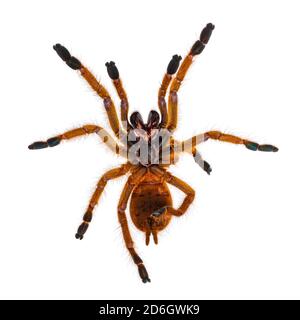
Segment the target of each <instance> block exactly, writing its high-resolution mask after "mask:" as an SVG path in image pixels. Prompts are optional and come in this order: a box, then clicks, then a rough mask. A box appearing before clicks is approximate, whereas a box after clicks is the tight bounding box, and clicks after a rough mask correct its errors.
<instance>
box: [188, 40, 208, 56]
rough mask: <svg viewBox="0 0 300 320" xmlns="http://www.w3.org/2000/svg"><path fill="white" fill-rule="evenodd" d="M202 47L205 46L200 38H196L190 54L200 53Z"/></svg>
mask: <svg viewBox="0 0 300 320" xmlns="http://www.w3.org/2000/svg"><path fill="white" fill-rule="evenodd" d="M204 48H205V44H203V43H202V42H201V41H200V40H197V41H196V42H195V43H194V45H193V46H192V49H191V54H192V55H193V56H196V55H198V54H200V53H201V52H202V51H203V50H204Z"/></svg>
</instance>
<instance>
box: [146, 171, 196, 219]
mask: <svg viewBox="0 0 300 320" xmlns="http://www.w3.org/2000/svg"><path fill="white" fill-rule="evenodd" d="M150 170H151V172H153V173H154V174H156V175H157V176H160V177H161V178H162V180H164V181H165V182H167V183H169V184H171V185H173V186H174V187H176V188H178V189H179V190H181V191H182V192H184V193H185V194H186V197H185V198H184V200H183V202H182V204H181V205H180V207H179V208H178V209H174V208H172V207H166V208H162V209H165V210H167V211H168V212H169V213H170V214H172V215H174V216H177V217H179V216H182V215H183V214H184V213H185V212H186V211H187V209H188V208H189V206H190V204H191V203H192V202H193V200H194V198H195V191H194V189H193V188H192V187H190V186H189V185H188V184H187V183H185V182H184V181H182V180H180V179H179V178H177V177H175V176H173V175H172V174H171V173H169V172H168V171H165V170H164V169H162V168H160V167H158V166H153V167H151V168H150Z"/></svg>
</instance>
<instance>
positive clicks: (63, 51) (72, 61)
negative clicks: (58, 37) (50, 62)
mask: <svg viewBox="0 0 300 320" xmlns="http://www.w3.org/2000/svg"><path fill="white" fill-rule="evenodd" d="M53 49H54V50H55V51H56V53H57V54H58V55H59V57H60V58H61V59H62V60H63V61H65V63H66V64H67V65H68V66H69V67H70V68H71V69H73V70H78V69H80V68H81V66H82V65H81V62H80V61H79V60H78V59H77V58H75V57H72V56H71V54H70V52H69V50H68V49H67V48H65V47H64V46H62V45H61V44H59V43H57V44H55V45H54V46H53Z"/></svg>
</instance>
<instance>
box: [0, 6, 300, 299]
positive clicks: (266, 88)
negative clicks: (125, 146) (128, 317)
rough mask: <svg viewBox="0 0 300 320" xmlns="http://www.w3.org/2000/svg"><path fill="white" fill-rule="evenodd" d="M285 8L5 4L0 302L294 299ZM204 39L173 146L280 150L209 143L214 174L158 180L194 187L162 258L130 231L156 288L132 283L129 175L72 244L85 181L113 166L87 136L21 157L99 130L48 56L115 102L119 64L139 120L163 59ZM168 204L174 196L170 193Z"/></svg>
mask: <svg viewBox="0 0 300 320" xmlns="http://www.w3.org/2000/svg"><path fill="white" fill-rule="evenodd" d="M297 4H298V3H297V1H274V0H273V1H253V0H251V1H211V0H210V1H199V0H197V1H187V0H185V1H177V0H172V1H70V2H68V1H53V0H52V1H30V0H28V1H9V2H1V8H0V15H1V17H0V27H1V53H0V54H1V63H2V65H1V75H0V81H1V84H0V85H1V94H0V103H1V105H0V106H1V107H0V108H1V109H0V110H1V111H0V112H1V118H0V119H1V168H0V170H1V172H0V177H1V178H0V187H1V202H0V205H1V208H0V215H1V217H0V218H1V219H0V223H1V232H0V259H1V262H0V298H2V299H8V298H18V299H21V298H23V299H24V298H26V299H46V298H49V299H105V298H106V299H125V298H127V299H151V298H157V299H163V298H165V299H166V298H169V299H174V298H182V299H188V298H194V299H234V298H235V299H275V298H276V299H277V298H284V299H289V298H291V299H295V298H298V299H299V298H300V273H299V269H300V257H299V245H300V241H299V240H300V232H299V230H300V217H299V212H300V210H299V178H300V176H299V160H300V159H299V135H298V128H299V111H298V110H299V102H300V98H299V74H300V68H299V66H300V65H299V57H300V45H299V30H300V20H299V7H298V5H297ZM207 22H212V23H214V24H215V26H216V28H215V31H214V33H213V35H212V37H211V40H210V42H209V44H208V46H207V48H206V49H205V50H204V52H203V54H201V56H199V57H197V59H196V62H195V63H194V64H193V66H192V68H191V70H190V71H189V73H188V75H187V78H186V80H185V81H184V84H183V86H182V89H181V90H180V93H179V99H180V115H179V120H180V121H179V122H180V125H179V128H178V131H177V132H176V137H177V138H178V139H183V138H188V137H190V136H192V135H193V134H195V133H200V132H204V131H207V130H211V129H219V130H222V131H225V132H227V133H234V134H236V135H240V136H242V137H245V138H249V139H252V140H254V141H258V142H260V143H273V144H275V145H276V146H278V147H279V149H280V151H279V152H278V153H276V154H275V153H262V152H251V151H249V150H247V149H246V148H244V147H243V146H236V145H230V144H226V143H221V142H215V141H208V142H206V143H205V144H203V145H201V148H200V150H201V152H202V154H203V157H204V158H205V159H206V160H207V161H208V162H209V163H210V164H211V166H212V168H213V172H212V174H211V176H208V175H206V174H205V173H204V172H203V171H202V170H201V169H200V168H199V167H198V166H197V165H196V164H195V163H194V161H193V159H192V158H191V157H190V156H188V155H186V156H183V157H182V159H181V161H180V162H179V163H178V165H177V166H176V167H173V168H170V171H171V172H172V173H174V174H175V175H177V176H178V177H180V178H182V179H184V180H185V181H186V182H188V183H190V185H191V186H192V187H193V188H194V189H195V190H196V199H195V201H194V203H193V205H192V206H191V208H190V209H189V211H188V213H187V214H186V215H185V216H184V217H182V218H179V219H175V218H174V219H173V221H172V223H171V225H170V227H169V228H168V230H166V231H165V232H164V233H162V234H161V235H159V245H158V246H155V245H154V244H153V242H152V243H151V245H150V246H149V247H146V246H145V242H144V235H143V234H141V233H140V232H138V231H136V230H135V228H134V227H133V226H132V225H131V230H132V233H133V236H134V239H135V243H136V247H137V250H138V252H139V253H140V255H141V257H142V258H143V259H144V262H145V264H146V266H147V268H148V271H149V274H150V277H151V280H152V282H151V283H150V284H149V283H147V284H143V283H142V282H141V281H140V279H139V276H138V273H137V270H136V267H135V266H134V264H133V263H132V261H131V259H130V257H129V255H128V253H127V251H126V249H125V246H124V244H123V239H122V235H121V230H120V227H119V225H118V221H117V212H116V207H117V201H118V197H119V195H120V192H121V190H122V186H123V185H124V183H125V181H126V178H120V179H118V180H115V181H112V182H109V184H108V185H107V188H106V190H105V192H104V195H103V197H102V198H101V201H100V204H99V205H98V207H97V208H96V210H95V216H94V219H93V221H92V223H91V226H90V228H89V230H88V232H87V234H86V236H85V239H84V240H83V241H78V240H75V237H74V234H75V231H76V229H77V227H78V225H79V223H80V222H81V219H82V215H83V213H84V211H85V208H86V206H87V204H88V201H89V197H90V196H91V194H92V192H93V190H94V187H95V184H96V182H97V180H98V179H99V177H100V176H101V175H102V174H103V173H104V172H105V171H106V170H107V169H110V168H113V167H116V166H118V164H120V163H122V160H121V159H118V158H117V157H116V156H115V155H113V154H111V153H110V152H109V150H108V149H107V148H106V146H104V145H103V144H102V143H101V142H100V141H99V140H98V137H97V136H89V137H86V138H81V139H77V140H76V141H70V142H66V143H63V144H61V145H60V146H58V147H56V148H53V149H45V150H40V151H29V150H28V149H27V145H28V144H30V143H32V142H33V141H36V140H41V139H42V140H43V139H47V138H49V137H51V136H53V135H56V134H58V133H62V132H64V131H66V130H69V129H72V128H75V127H78V126H81V125H83V124H86V123H96V124H99V125H102V126H104V127H106V128H108V123H107V119H106V115H105V113H104V108H103V105H102V103H101V101H100V99H99V98H98V97H97V96H96V95H95V94H94V93H93V92H92V91H91V89H90V88H89V87H88V86H87V85H86V83H85V82H84V81H83V80H82V79H81V78H80V76H79V75H77V74H76V72H75V71H73V70H71V69H70V68H68V67H67V66H66V65H65V64H64V63H63V62H62V61H61V60H60V59H59V57H58V56H57V55H56V53H55V52H54V51H53V49H52V45H53V44H55V43H57V42H60V43H62V44H64V45H65V46H66V47H67V48H69V50H70V51H71V53H72V54H73V55H75V56H77V57H78V58H79V59H80V60H81V61H82V62H83V63H85V64H86V65H87V66H88V67H90V68H91V70H93V71H94V72H95V74H96V76H97V77H98V78H99V79H101V81H102V83H103V84H104V85H105V86H106V87H107V88H108V89H109V90H110V91H111V92H112V95H113V97H114V98H115V99H116V104H117V105H118V103H119V102H118V100H117V97H116V95H115V92H114V90H113V88H112V85H111V82H110V79H109V78H108V76H107V74H106V68H105V62H106V61H110V60H113V61H115V62H116V63H117V66H118V68H119V71H120V74H121V77H122V79H123V81H124V84H125V86H126V89H127V91H128V95H129V98H130V111H131V112H132V111H134V110H139V111H140V112H141V113H142V114H143V115H144V117H146V116H147V115H148V112H149V110H151V109H153V108H157V107H156V95H157V90H158V88H159V84H160V81H161V79H162V76H163V73H164V71H165V69H166V67H167V64H168V62H169V60H170V58H171V56H172V55H173V54H176V53H177V54H181V55H185V54H186V53H187V52H188V50H189V48H190V46H191V45H192V44H193V43H194V41H195V40H197V38H198V36H199V34H200V31H201V30H202V28H203V27H204V26H205V24H206V23H207ZM172 192H173V194H174V199H175V202H176V203H178V202H179V201H180V200H181V199H182V197H183V196H182V194H181V193H180V192H178V191H176V190H174V189H173V188H172Z"/></svg>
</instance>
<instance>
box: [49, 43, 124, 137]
mask: <svg viewBox="0 0 300 320" xmlns="http://www.w3.org/2000/svg"><path fill="white" fill-rule="evenodd" d="M53 49H54V50H55V51H56V52H57V54H58V55H59V57H60V58H61V59H62V60H63V61H65V62H66V64H67V65H68V66H69V67H70V68H72V69H73V70H79V71H80V73H81V75H82V77H83V78H84V79H85V80H86V81H87V82H88V84H89V85H90V86H91V87H92V89H93V90H94V91H95V92H96V93H97V94H98V95H99V96H100V97H101V98H102V99H103V103H104V107H105V109H106V113H107V116H108V120H109V123H110V126H111V128H112V130H113V132H114V133H115V135H116V136H117V137H119V134H120V131H121V130H122V128H121V126H120V124H119V119H118V116H117V113H116V108H115V105H114V103H113V101H112V99H111V97H110V95H109V93H108V91H107V90H106V89H105V88H104V86H102V84H100V83H99V81H98V80H97V79H96V78H95V76H94V75H93V74H92V73H91V72H90V71H89V70H88V69H87V68H86V67H85V66H83V65H82V64H81V62H80V61H79V60H78V59H77V58H75V57H73V56H71V54H70V52H69V51H68V50H67V49H66V48H65V47H64V46H62V45H61V44H59V43H58V44H56V45H54V46H53Z"/></svg>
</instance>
